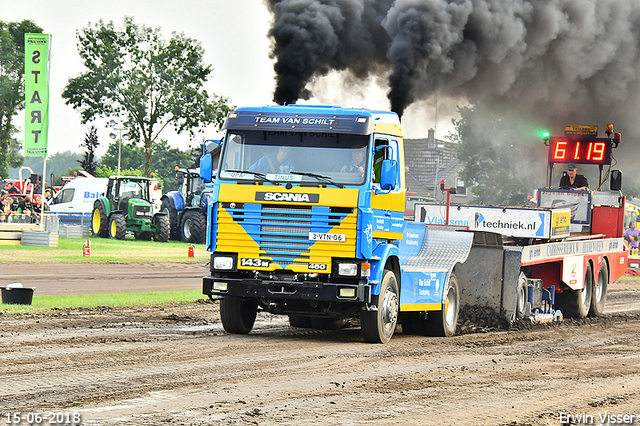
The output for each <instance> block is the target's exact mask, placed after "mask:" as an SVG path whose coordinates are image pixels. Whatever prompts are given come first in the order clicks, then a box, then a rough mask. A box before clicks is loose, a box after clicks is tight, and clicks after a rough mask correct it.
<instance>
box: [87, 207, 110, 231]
mask: <svg viewBox="0 0 640 426" xmlns="http://www.w3.org/2000/svg"><path fill="white" fill-rule="evenodd" d="M108 227H109V220H108V219H107V212H105V211H104V206H103V205H102V203H101V202H100V201H96V202H95V203H93V212H92V213H91V232H92V233H93V235H95V236H98V237H102V238H106V237H108V236H109V228H108Z"/></svg>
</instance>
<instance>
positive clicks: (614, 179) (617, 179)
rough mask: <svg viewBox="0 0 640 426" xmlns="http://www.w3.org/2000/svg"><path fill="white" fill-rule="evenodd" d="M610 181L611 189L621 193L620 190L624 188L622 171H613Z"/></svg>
mask: <svg viewBox="0 0 640 426" xmlns="http://www.w3.org/2000/svg"><path fill="white" fill-rule="evenodd" d="M609 179H610V180H609V189H611V190H612V191H620V188H622V170H611V176H610V177H609Z"/></svg>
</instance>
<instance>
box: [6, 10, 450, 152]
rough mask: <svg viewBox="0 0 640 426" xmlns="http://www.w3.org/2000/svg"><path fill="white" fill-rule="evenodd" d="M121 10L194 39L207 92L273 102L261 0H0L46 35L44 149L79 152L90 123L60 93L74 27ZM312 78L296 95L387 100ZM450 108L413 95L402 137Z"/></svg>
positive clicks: (439, 124)
mask: <svg viewBox="0 0 640 426" xmlns="http://www.w3.org/2000/svg"><path fill="white" fill-rule="evenodd" d="M125 16H132V17H133V18H134V20H135V23H137V24H139V25H142V24H144V25H147V26H150V27H153V28H157V27H159V28H160V29H161V32H162V36H163V38H165V39H168V38H170V36H171V33H172V32H178V33H184V34H185V35H186V36H187V37H191V38H194V39H196V40H198V41H200V42H201V44H202V47H203V48H204V50H205V54H204V63H205V64H211V65H212V68H213V72H212V74H211V78H210V80H209V81H208V82H207V84H206V85H205V88H206V90H207V91H208V92H209V93H217V94H220V95H223V96H226V97H227V98H229V99H230V102H231V104H232V105H235V106H257V105H272V104H274V102H273V100H272V99H273V91H274V88H275V80H274V77H275V74H274V71H273V63H274V61H273V59H271V58H270V57H269V56H270V51H271V41H270V39H269V37H268V36H267V32H268V30H269V27H270V24H271V19H272V17H271V15H270V13H269V11H268V10H267V7H266V6H265V5H264V4H263V3H262V1H260V0H232V1H231V0H208V1H205V0H181V1H179V2H176V1H169V0H153V1H149V0H135V1H131V0H110V1H96V0H84V1H78V0H64V1H63V0H29V1H28V2H27V1H16V0H0V19H1V20H3V21H11V22H14V21H21V20H23V19H30V20H32V21H34V22H35V23H36V24H37V25H39V26H40V27H42V28H43V30H44V31H43V32H44V33H46V34H50V35H51V65H50V88H49V89H50V111H49V114H50V115H49V117H50V118H49V145H48V148H49V155H51V154H53V153H56V152H62V151H67V150H71V151H74V152H81V151H82V149H81V148H80V147H79V145H80V144H81V143H82V141H83V140H84V138H85V135H86V134H87V133H88V131H89V126H90V124H89V123H87V124H81V120H80V114H79V112H77V111H76V110H74V109H73V108H72V107H71V106H68V105H65V103H64V100H63V99H62V97H61V94H62V91H63V90H64V87H65V86H66V84H67V82H68V80H69V78H72V77H76V76H78V75H80V74H81V73H82V72H84V66H83V65H82V61H81V59H80V57H79V55H78V53H77V47H76V42H77V38H76V31H78V30H80V29H82V28H85V27H87V26H88V23H89V22H91V23H95V22H97V21H99V20H103V21H105V22H109V21H113V22H114V24H115V25H116V27H118V28H120V27H122V24H123V21H124V17H125ZM314 85H315V90H314V94H315V96H316V97H315V98H311V99H309V100H308V101H304V102H300V103H322V104H333V105H340V106H345V107H365V108H370V109H384V110H387V109H388V108H389V101H388V99H387V98H386V90H387V89H385V88H383V87H381V86H380V85H378V84H377V83H376V82H375V81H373V80H370V81H368V82H367V83H363V84H360V85H358V86H357V87H355V88H354V87H351V88H350V89H349V91H348V92H345V89H344V87H343V85H342V83H341V80H340V78H338V76H337V75H335V74H330V75H328V76H327V77H324V78H321V79H320V80H319V81H316V82H314ZM318 88H321V89H322V90H318ZM452 114H454V111H451V110H444V111H443V110H441V111H438V110H437V105H436V102H435V101H430V102H421V103H417V104H415V105H413V106H412V107H410V108H409V109H408V110H407V111H406V113H405V115H404V116H403V128H404V133H405V137H415V138H420V137H422V138H424V137H426V135H427V130H428V128H432V127H435V129H436V137H438V138H443V137H444V136H445V135H446V133H447V132H448V131H449V130H451V126H450V122H451V117H452ZM108 121H109V120H105V119H97V120H96V121H95V125H96V127H97V129H98V140H99V141H100V143H101V146H100V147H99V148H98V155H102V154H104V152H106V149H107V146H108V144H109V143H111V142H112V139H111V138H110V137H109V135H110V133H111V132H112V130H110V129H109V128H108V127H107V125H106V124H107V122H108ZM405 122H409V123H411V124H410V125H407V124H405ZM16 124H17V125H18V126H20V127H21V128H22V129H24V115H23V114H20V115H19V116H18V117H17V118H16ZM23 132H24V130H22V133H21V134H20V137H19V139H21V140H24V133H23ZM219 135H220V134H219V132H218V131H217V129H216V128H214V127H210V128H207V129H203V133H201V134H200V135H198V136H196V137H195V139H194V140H193V141H192V140H191V139H190V137H189V136H188V135H187V134H181V135H176V134H175V133H173V132H171V131H167V132H166V133H165V132H163V133H162V135H161V137H162V138H165V139H167V140H168V141H169V144H170V145H172V146H174V147H177V148H180V149H183V150H184V149H187V148H188V147H189V145H190V144H194V145H195V144H199V143H200V142H201V141H202V139H203V137H204V138H216V137H218V136H219Z"/></svg>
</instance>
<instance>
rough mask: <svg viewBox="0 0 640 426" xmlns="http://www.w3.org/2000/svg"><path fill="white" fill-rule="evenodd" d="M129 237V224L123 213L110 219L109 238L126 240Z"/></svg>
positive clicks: (115, 214) (116, 214)
mask: <svg viewBox="0 0 640 426" xmlns="http://www.w3.org/2000/svg"><path fill="white" fill-rule="evenodd" d="M126 235H127V222H126V221H125V219H124V216H123V215H122V214H121V213H114V214H112V215H111V217H110V218H109V238H112V239H115V240H124V237H125V236H126Z"/></svg>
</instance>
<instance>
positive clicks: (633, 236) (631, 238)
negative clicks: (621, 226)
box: [624, 220, 640, 252]
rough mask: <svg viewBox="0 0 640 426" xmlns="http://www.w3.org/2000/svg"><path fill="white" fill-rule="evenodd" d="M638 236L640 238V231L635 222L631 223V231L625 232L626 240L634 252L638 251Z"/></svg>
mask: <svg viewBox="0 0 640 426" xmlns="http://www.w3.org/2000/svg"><path fill="white" fill-rule="evenodd" d="M638 236H640V229H638V228H637V227H636V222H635V220H632V221H631V223H629V229H627V230H626V231H624V239H625V241H627V242H628V243H629V247H631V250H632V251H634V250H635V251H636V252H637V251H638Z"/></svg>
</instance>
